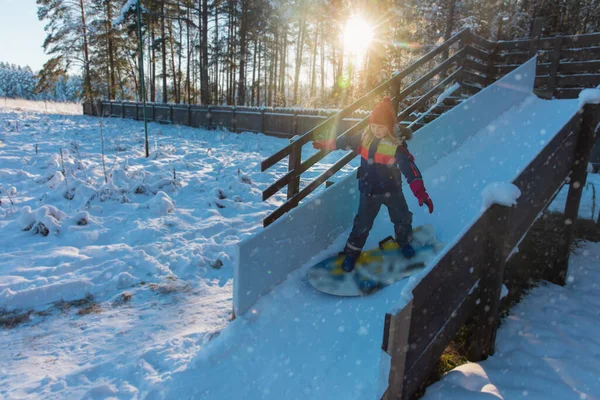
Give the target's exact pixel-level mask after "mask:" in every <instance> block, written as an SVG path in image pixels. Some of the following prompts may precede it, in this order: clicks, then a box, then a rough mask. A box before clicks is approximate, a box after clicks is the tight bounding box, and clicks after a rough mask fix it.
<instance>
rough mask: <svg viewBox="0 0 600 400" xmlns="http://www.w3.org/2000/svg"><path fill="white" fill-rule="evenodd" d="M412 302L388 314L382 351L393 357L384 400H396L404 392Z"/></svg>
mask: <svg viewBox="0 0 600 400" xmlns="http://www.w3.org/2000/svg"><path fill="white" fill-rule="evenodd" d="M412 306H413V302H412V300H411V301H410V302H409V303H408V304H407V305H406V306H405V307H404V308H403V309H402V310H401V311H400V312H399V313H398V314H395V315H391V314H386V316H385V330H384V339H383V345H382V349H383V350H384V351H385V352H386V353H388V354H389V355H390V356H391V360H390V375H389V379H388V389H387V390H386V392H385V394H384V395H383V397H382V399H383V400H396V399H398V398H400V397H401V396H402V392H403V390H404V387H403V386H404V375H405V373H406V351H407V349H408V347H409V346H408V332H409V330H410V319H411V314H412V308H413V307H412Z"/></svg>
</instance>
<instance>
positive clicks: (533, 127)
mask: <svg viewBox="0 0 600 400" xmlns="http://www.w3.org/2000/svg"><path fill="white" fill-rule="evenodd" d="M552 107H554V108H552ZM542 110H545V111H548V113H549V115H550V116H552V118H547V119H544V120H542V119H536V120H534V121H533V122H530V121H528V120H527V118H530V117H529V116H530V115H535V113H539V112H541V111H542ZM574 110H576V103H570V102H565V103H560V104H557V103H551V104H550V105H548V104H542V103H540V102H538V101H533V100H532V99H528V100H527V101H525V102H524V103H523V104H522V105H520V106H518V107H516V108H515V109H513V110H511V111H510V112H507V113H505V114H504V115H503V116H501V117H500V118H498V120H497V121H495V122H494V124H493V125H490V127H491V128H493V129H490V127H488V128H487V129H484V130H482V131H481V132H480V133H478V134H477V135H476V136H475V137H473V138H471V139H469V140H468V141H467V142H466V143H465V144H464V145H462V146H461V147H459V148H457V149H455V151H454V152H453V153H451V154H449V155H447V156H445V157H443V158H442V159H440V160H439V161H438V163H437V164H436V165H434V166H432V167H431V168H428V169H427V170H426V171H423V172H424V176H425V180H426V182H427V186H428V189H429V192H430V193H431V195H432V198H433V199H434V202H435V204H436V214H435V215H434V216H429V215H427V214H425V212H424V211H423V210H422V209H420V210H418V209H417V206H416V204H415V201H414V199H412V197H411V196H410V195H408V196H407V200H408V202H409V204H410V207H411V209H413V210H414V211H415V224H422V223H434V224H435V226H436V230H437V232H438V235H439V236H440V239H442V240H443V241H445V242H446V243H450V242H451V241H452V240H453V238H455V237H456V236H457V235H459V234H460V232H461V230H462V229H464V226H467V225H468V224H469V223H471V222H472V221H473V220H474V219H476V218H477V216H478V215H480V213H481V212H482V210H481V207H482V203H483V201H482V200H485V199H482V198H481V193H482V191H483V190H484V189H485V188H486V187H488V186H489V184H490V183H491V182H507V181H510V179H511V178H512V177H513V176H514V175H515V173H516V172H515V171H517V172H518V171H519V170H520V168H522V167H523V166H524V165H526V163H527V162H528V160H529V159H530V158H531V157H533V156H534V155H535V154H537V152H538V151H539V149H540V148H541V147H542V146H543V143H545V142H540V140H539V137H540V135H544V133H545V132H546V131H548V132H550V131H551V129H552V127H556V125H557V124H558V123H559V122H560V121H562V119H565V118H567V117H568V115H569V113H570V112H574ZM561 113H562V115H561ZM99 121H100V120H99V119H96V118H89V117H84V116H65V115H43V114H36V113H32V112H29V111H23V109H21V110H20V111H15V110H14V109H12V110H9V109H6V108H2V107H1V105H0V185H1V186H2V188H1V189H0V200H1V205H0V310H1V311H0V320H2V321H3V326H2V327H0V397H2V398H200V399H226V398H244V397H245V398H251V399H255V398H265V399H275V398H277V399H279V398H290V399H291V398H298V399H321V398H327V399H329V398H332V399H333V398H344V399H350V398H356V399H362V398H371V397H373V394H374V393H375V392H376V391H377V388H376V387H375V386H376V385H377V380H378V376H379V371H378V365H379V361H380V360H379V354H380V353H379V351H380V350H379V349H380V346H381V334H382V329H383V327H382V325H383V317H382V316H383V313H384V312H385V311H387V310H389V308H390V307H393V305H397V304H399V302H401V301H403V300H402V298H403V296H404V294H407V293H409V292H410V287H411V285H414V284H415V282H416V279H418V277H414V278H411V280H410V282H409V283H408V284H407V283H399V284H398V285H396V286H397V287H396V289H397V290H395V291H389V290H388V291H382V292H380V293H379V294H378V295H376V296H369V297H366V298H362V299H351V300H344V301H340V300H338V299H334V298H330V297H324V296H322V295H321V294H320V293H317V292H316V291H314V290H308V286H307V284H306V282H304V281H303V280H302V276H303V272H304V269H301V270H298V271H296V272H295V273H293V274H292V275H291V276H290V279H289V280H288V281H286V282H285V283H283V284H282V285H281V286H280V287H278V288H276V290H274V291H273V293H272V294H269V295H268V296H265V297H263V298H262V299H261V300H260V301H259V302H258V303H257V304H256V306H255V310H254V311H253V312H251V313H249V314H248V315H245V316H243V317H240V318H238V319H237V320H236V321H234V322H233V323H231V324H229V319H230V315H231V306H232V301H231V295H232V287H231V286H232V282H231V279H232V265H233V262H234V261H235V257H236V252H235V248H236V244H237V243H238V242H239V241H240V240H243V239H244V238H245V237H248V236H249V235H252V234H253V233H255V232H256V231H257V230H259V229H261V228H260V227H261V226H262V224H261V219H262V218H263V217H264V216H265V215H266V214H267V213H268V212H269V211H271V210H273V209H274V208H275V207H277V206H278V205H279V204H281V202H282V201H283V200H284V195H283V194H279V195H276V196H274V197H273V198H271V199H270V200H269V201H267V202H262V201H261V191H262V190H264V189H265V188H266V187H267V185H268V184H269V183H270V182H272V181H273V180H274V178H275V177H276V176H277V177H279V176H281V175H283V173H284V172H285V171H286V170H287V165H286V163H285V162H282V163H280V164H279V165H278V166H277V168H274V169H271V170H269V171H268V172H266V173H260V172H259V164H260V161H261V159H263V158H265V157H267V156H269V155H271V154H273V153H274V152H275V151H276V150H278V149H280V148H281V147H283V146H285V144H287V141H286V140H283V139H276V138H269V137H266V136H263V135H255V134H232V133H228V132H219V131H203V130H199V129H193V128H187V127H177V126H163V125H155V124H150V137H151V141H150V148H151V156H150V158H148V159H146V158H144V157H143V135H144V134H143V124H141V123H139V122H136V121H128V120H120V119H110V120H104V121H103V125H102V129H101V126H100V123H99ZM517 132H518V135H517ZM540 132H541V134H540ZM101 134H102V135H103V136H104V151H105V162H104V165H105V166H103V162H102V155H101V153H102V140H101ZM544 139H547V138H544ZM517 144H524V146H522V148H520V153H519V156H518V157H515V156H514V152H511V149H513V150H514V148H516V147H517ZM61 156H62V157H61ZM306 156H308V154H307V155H306ZM330 157H332V159H335V158H337V157H339V154H337V155H335V154H334V155H331V156H330ZM326 161H327V160H326ZM356 161H357V160H355V162H354V163H353V164H354V165H356ZM490 163H493V164H490ZM63 164H64V166H63ZM326 165H327V163H325V164H324V165H320V166H319V167H318V168H315V169H314V171H311V173H310V174H307V178H309V177H310V176H311V175H312V176H314V175H316V174H318V173H319V172H322V169H323V168H326ZM481 165H497V166H498V167H499V168H489V169H487V170H486V169H483V168H481V167H480V166H481ZM509 167H510V168H509ZM351 169H352V166H349V167H346V168H345V169H344V170H343V171H342V174H345V173H347V172H348V171H350V170H351ZM105 170H106V173H105ZM482 171H485V174H483V173H482ZM105 176H109V177H110V179H109V182H108V183H106V182H105ZM590 189H591V186H590ZM588 190H589V189H588ZM586 193H587V194H586V195H585V196H584V198H587V197H586V196H588V197H589V192H586ZM559 197H560V196H559ZM558 201H560V199H558V200H557V202H558ZM583 209H584V207H582V210H583ZM386 218H387V214H386V212H385V211H383V212H382V213H381V215H380V216H379V217H378V221H379V222H378V223H377V225H376V228H375V229H374V232H373V234H372V235H371V237H370V239H369V240H370V242H369V243H368V245H369V246H371V245H373V244H374V243H376V241H377V240H378V238H379V237H384V236H387V234H389V233H390V232H391V225H390V224H389V223H386V222H385V221H384V220H385V219H386ZM382 221H383V222H382ZM45 234H47V235H46V236H44V235H45ZM344 240H345V235H341V236H340V237H339V238H338V239H337V240H336V241H335V242H334V243H333V244H332V247H331V248H330V250H331V251H332V252H333V251H337V250H339V249H340V248H341V247H342V245H343V242H344ZM586 246H587V247H585V248H583V249H581V250H580V251H581V253H578V254H579V255H580V256H578V257H577V258H574V260H573V263H572V266H571V270H570V272H569V277H570V279H569V280H570V283H569V284H570V285H571V286H568V287H567V288H566V289H565V288H553V287H551V286H544V288H548V290H555V291H556V294H553V295H551V298H553V299H558V302H560V301H561V299H562V297H561V296H563V295H564V291H565V290H571V289H572V290H574V291H575V290H584V289H585V290H588V289H589V292H588V295H587V296H588V297H587V298H586V299H585V300H586V302H585V303H584V302H579V303H578V302H569V301H567V300H565V301H564V303H565V304H563V306H565V307H571V308H569V309H567V310H566V311H565V313H568V314H569V316H568V317H569V318H574V319H577V318H583V317H584V316H586V315H587V316H591V317H593V318H596V320H595V321H596V322H592V320H590V322H588V325H585V323H584V320H583V319H577V321H567V319H566V318H567V317H566V316H565V317H564V319H563V318H562V317H561V318H560V319H559V317H558V316H557V317H556V318H555V319H556V322H557V323H562V322H563V321H565V322H568V324H569V327H570V329H567V328H565V329H564V330H563V331H560V334H561V335H562V336H560V340H561V342H562V343H563V344H566V345H567V346H569V345H570V344H571V343H573V342H572V341H580V340H581V341H584V340H586V341H587V342H585V343H586V345H587V346H588V349H589V351H588V353H589V354H587V355H588V356H589V357H587V358H586V359H585V360H584V361H585V362H590V363H591V362H596V363H597V362H598V361H597V360H594V359H592V358H594V357H595V358H596V359H597V358H598V357H597V356H598V351H597V349H596V347H594V343H596V345H597V339H594V337H595V336H585V337H584V336H583V335H584V334H583V333H579V334H578V333H577V332H579V331H580V330H578V329H572V328H577V325H576V323H579V324H581V327H582V329H581V330H586V331H590V332H592V328H593V327H594V326H595V327H596V330H597V326H598V325H597V317H598V314H597V313H596V314H594V313H595V311H594V310H595V308H598V307H597V305H598V304H599V303H600V300H599V299H598V297H593V296H600V294H599V293H600V291H598V290H592V289H597V287H598V285H599V284H600V276H599V275H598V274H597V273H592V272H591V270H590V268H589V266H588V265H587V264H586V262H589V263H590V265H591V264H593V263H596V265H597V259H598V257H600V248H599V247H598V246H596V245H586ZM323 256H324V254H323V255H316V256H315V257H316V258H318V257H323ZM306 267H307V266H306ZM577 271H578V272H577ZM586 271H587V272H586ZM582 276H583V277H585V282H581V281H582V280H583V279H582V278H581V277H582ZM594 285H596V286H594ZM542 289H543V288H542ZM538 290H541V289H538ZM82 299H83V300H82ZM558 302H556V303H558ZM538 303H539V304H540V306H543V307H546V308H547V310H546V311H547V312H549V313H552V312H555V311H556V310H558V309H560V308H559V307H558V306H557V305H556V304H553V303H552V302H551V301H550V300H549V299H546V300H545V301H543V302H542V301H540V302H538ZM553 307H554V308H553ZM575 307H578V308H579V307H581V309H575ZM546 311H544V310H542V311H540V313H541V314H540V315H544V314H543V312H546ZM531 313H532V314H535V313H533V312H531ZM23 315H28V317H29V320H28V321H26V322H24V323H21V324H18V323H16V324H15V326H14V327H12V328H11V329H7V328H6V326H7V321H8V318H9V317H17V316H19V317H22V316H23ZM514 315H517V316H519V314H518V313H517V314H514ZM519 318H521V321H523V320H524V319H523V317H522V316H519ZM535 318H537V315H536V316H535ZM535 321H537V320H535ZM594 323H595V324H596V325H592V324H594ZM550 325H551V326H552V321H550ZM507 326H508V325H507ZM526 328H527V326H525V328H523V327H521V328H519V329H515V330H513V331H510V332H517V333H518V332H520V331H522V332H525V331H526ZM505 329H507V328H505ZM548 330H551V329H550V328H548ZM586 333H587V332H586ZM592 334H593V333H590V335H592ZM568 335H572V336H568ZM596 336H597V335H596ZM530 339H531V340H532V341H534V340H539V341H540V343H542V340H543V339H544V336H543V335H542V336H540V338H538V339H536V338H535V336H532V337H531V338H530ZM506 342H508V343H512V342H516V339H512V338H509V339H507V340H506ZM548 343H550V344H549V345H548V346H550V349H554V350H556V351H555V353H556V352H559V347H558V345H556V342H552V341H550V342H548ZM579 345H581V344H579ZM540 346H543V345H542V344H540ZM500 347H501V346H500ZM509 349H510V348H509ZM548 351H550V350H548ZM539 352H541V350H539ZM567 352H568V350H567ZM555 353H552V354H555ZM577 356H581V357H583V355H582V354H581V353H579V355H578V353H576V352H573V357H575V358H576V357H577ZM517 362H525V365H526V364H527V363H528V362H531V365H537V364H535V361H532V360H528V359H526V360H524V361H523V359H521V358H518V359H516V361H515V364H516V363H517ZM549 364H551V363H549ZM559 364H560V363H558V364H557V363H554V364H551V365H552V366H556V368H562V366H560V365H559ZM585 365H586V364H583V363H582V364H580V365H579V366H578V367H576V368H587V367H586V366H585ZM595 365H597V364H595ZM505 368H506V367H505ZM590 368H596V367H590ZM551 371H555V369H552V370H551ZM568 371H570V372H572V371H574V369H568ZM596 371H597V370H596ZM501 372H503V370H502V371H501ZM577 372H578V373H579V376H584V375H585V371H577ZM572 373H574V372H572ZM557 375H558V374H557V373H555V377H554V380H556V381H557V378H556V376H557ZM561 376H562V375H561ZM585 376H587V375H585ZM596 376H597V375H596ZM563 378H564V380H565V381H567V382H568V381H573V379H575V378H573V377H572V376H570V375H569V376H563ZM582 379H585V377H584V378H582ZM573 382H575V381H573ZM592 383H593V382H592V379H591V378H590V379H589V380H586V384H587V385H588V386H589V391H588V392H585V390H587V389H586V388H585V387H583V386H582V387H577V389H578V390H580V391H582V393H587V394H586V396H587V397H585V398H587V399H590V398H595V397H593V396H597V395H598V394H597V393H598V391H597V387H595V386H593V385H592ZM525 385H526V384H525ZM573 385H575V383H574V384H573ZM530 386H531V388H532V389H531V390H529V389H523V390H521V391H520V392H519V395H518V396H512V397H511V396H506V397H504V398H514V397H519V396H523V395H525V394H529V395H532V393H534V392H535V390H536V389H537V388H539V386H541V384H538V381H532V382H531V383H530ZM434 390H435V389H432V390H431V391H430V392H429V394H431V393H435V392H434ZM498 390H499V391H500V390H501V389H500V386H498ZM524 390H529V391H527V393H525V392H524ZM594 390H596V392H594ZM476 391H477V392H479V390H476ZM475 394H478V393H475ZM442 398H445V397H442ZM459 398H465V397H459ZM538 398H542V397H538ZM545 398H548V397H545ZM579 398H583V397H579Z"/></svg>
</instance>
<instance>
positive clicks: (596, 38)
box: [563, 33, 600, 48]
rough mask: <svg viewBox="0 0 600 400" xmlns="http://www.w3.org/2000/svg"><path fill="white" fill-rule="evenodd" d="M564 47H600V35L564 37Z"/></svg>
mask: <svg viewBox="0 0 600 400" xmlns="http://www.w3.org/2000/svg"><path fill="white" fill-rule="evenodd" d="M563 45H564V46H567V47H570V48H573V47H576V48H580V47H586V46H594V45H600V33H588V34H584V35H573V36H565V37H563Z"/></svg>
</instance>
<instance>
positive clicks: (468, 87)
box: [461, 82, 481, 96]
mask: <svg viewBox="0 0 600 400" xmlns="http://www.w3.org/2000/svg"><path fill="white" fill-rule="evenodd" d="M461 90H462V91H463V93H466V94H467V95H469V96H473V95H475V94H477V93H479V92H480V91H481V88H480V87H478V86H475V85H472V84H470V83H466V82H465V83H463V84H462V85H461Z"/></svg>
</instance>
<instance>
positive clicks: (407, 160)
mask: <svg viewBox="0 0 600 400" xmlns="http://www.w3.org/2000/svg"><path fill="white" fill-rule="evenodd" d="M396 162H397V163H398V167H399V168H400V171H401V172H402V175H404V176H405V177H406V181H407V182H408V185H409V186H410V190H412V192H413V194H414V195H415V197H416V198H417V200H419V206H423V204H426V205H427V208H428V209H429V213H430V214H431V213H433V202H432V201H431V198H430V197H429V194H427V190H425V185H424V183H423V176H422V175H421V171H419V168H417V165H416V164H415V158H414V157H413V155H412V154H410V152H409V151H408V149H407V148H406V146H404V145H401V146H398V149H397V150H396Z"/></svg>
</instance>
